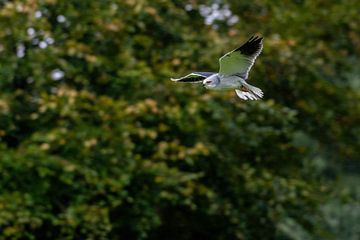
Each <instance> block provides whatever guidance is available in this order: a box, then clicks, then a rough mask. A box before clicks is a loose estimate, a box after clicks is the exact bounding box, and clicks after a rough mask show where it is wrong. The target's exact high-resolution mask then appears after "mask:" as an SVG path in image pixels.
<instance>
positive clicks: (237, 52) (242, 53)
mask: <svg viewBox="0 0 360 240" xmlns="http://www.w3.org/2000/svg"><path fill="white" fill-rule="evenodd" d="M262 40H263V38H262V37H257V36H252V37H251V38H250V39H249V40H248V41H247V42H246V43H244V44H243V45H241V46H240V47H238V48H236V49H234V50H233V51H231V52H229V53H227V54H225V55H224V56H222V57H221V58H220V59H219V63H220V70H219V73H220V74H222V75H225V76H228V75H239V76H240V77H242V78H244V79H247V77H248V74H249V71H250V69H251V67H252V66H253V65H254V62H255V59H256V58H257V56H259V54H260V53H261V50H262V48H263V43H262Z"/></svg>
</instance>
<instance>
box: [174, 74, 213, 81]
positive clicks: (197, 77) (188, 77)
mask: <svg viewBox="0 0 360 240" xmlns="http://www.w3.org/2000/svg"><path fill="white" fill-rule="evenodd" d="M213 74H215V73H212V72H193V73H190V74H188V75H186V76H184V77H180V78H171V81H175V82H190V83H196V82H202V81H203V80H204V79H205V78H207V77H210V76H211V75H213Z"/></svg>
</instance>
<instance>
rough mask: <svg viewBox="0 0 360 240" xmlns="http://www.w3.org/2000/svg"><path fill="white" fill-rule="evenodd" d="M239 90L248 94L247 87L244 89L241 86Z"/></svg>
mask: <svg viewBox="0 0 360 240" xmlns="http://www.w3.org/2000/svg"><path fill="white" fill-rule="evenodd" d="M240 90H241V91H243V92H248V91H249V89H248V88H247V87H245V86H244V85H241V87H240Z"/></svg>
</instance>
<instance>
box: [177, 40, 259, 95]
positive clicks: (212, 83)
mask: <svg viewBox="0 0 360 240" xmlns="http://www.w3.org/2000/svg"><path fill="white" fill-rule="evenodd" d="M261 50H262V38H258V37H251V38H250V39H249V40H248V41H247V42H246V43H244V44H243V45H241V46H240V47H239V48H237V49H235V50H233V51H231V52H229V53H227V54H225V55H224V56H222V57H221V58H220V59H219V63H220V70H219V73H213V72H193V73H190V74H188V75H186V76H184V77H181V78H177V79H171V80H173V81H177V82H193V83H202V84H203V85H204V87H205V88H206V89H211V90H225V89H235V92H236V94H237V95H238V97H240V98H241V99H244V100H257V99H260V98H262V97H263V92H262V91H261V89H259V88H257V87H254V86H252V85H250V84H248V83H247V82H246V80H247V78H248V73H249V71H250V69H251V67H252V66H253V64H254V62H255V59H256V58H257V56H258V55H259V54H260V52H261Z"/></svg>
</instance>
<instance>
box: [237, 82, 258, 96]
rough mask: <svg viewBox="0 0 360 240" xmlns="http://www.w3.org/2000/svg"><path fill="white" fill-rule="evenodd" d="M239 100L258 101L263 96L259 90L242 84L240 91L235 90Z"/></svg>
mask: <svg viewBox="0 0 360 240" xmlns="http://www.w3.org/2000/svg"><path fill="white" fill-rule="evenodd" d="M235 92H236V94H237V95H238V97H239V98H241V99H244V100H259V99H261V98H262V97H263V96H264V93H263V91H262V90H261V89H260V88H257V87H254V86H251V85H250V84H247V83H245V84H244V83H243V85H242V86H241V88H240V89H235Z"/></svg>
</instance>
